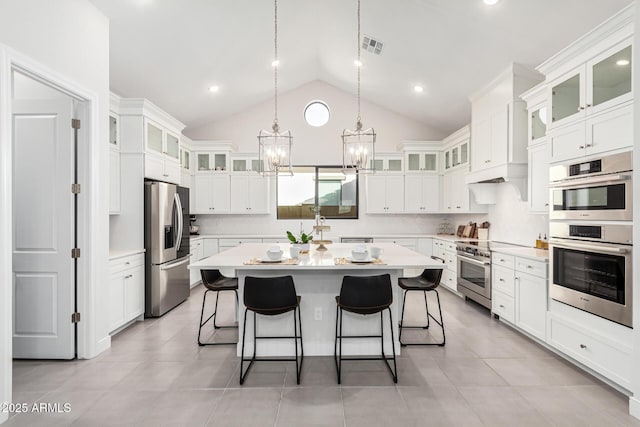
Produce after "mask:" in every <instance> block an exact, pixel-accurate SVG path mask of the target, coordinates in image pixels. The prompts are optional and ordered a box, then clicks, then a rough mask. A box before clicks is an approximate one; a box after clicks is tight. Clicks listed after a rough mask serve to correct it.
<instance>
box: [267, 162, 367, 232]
mask: <svg viewBox="0 0 640 427" xmlns="http://www.w3.org/2000/svg"><path fill="white" fill-rule="evenodd" d="M296 168H314V169H315V183H314V190H313V191H314V201H313V204H314V206H316V207H317V206H318V199H319V196H318V187H319V183H320V180H319V179H318V174H319V171H320V170H321V169H336V171H340V172H342V173H344V167H343V166H341V165H294V166H292V169H293V172H294V174H295V171H296ZM345 175H346V176H353V175H355V178H356V184H355V185H356V205H355V216H349V217H335V216H326V215H324V214H322V212H321V213H320V214H321V215H322V216H323V217H324V218H326V219H330V220H336V219H340V220H354V219H359V218H360V176H359V174H353V175H352V174H345ZM279 178H280V176H276V220H283V221H286V220H298V219H302V220H305V219H313V218H280V212H279V210H278V207H279V206H280V204H279V197H280V188H279Z"/></svg>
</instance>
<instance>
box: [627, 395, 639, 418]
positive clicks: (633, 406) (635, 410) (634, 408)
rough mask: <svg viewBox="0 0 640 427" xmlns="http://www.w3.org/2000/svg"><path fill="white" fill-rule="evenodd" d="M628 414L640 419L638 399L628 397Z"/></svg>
mask: <svg viewBox="0 0 640 427" xmlns="http://www.w3.org/2000/svg"><path fill="white" fill-rule="evenodd" d="M629 414H631V416H633V417H635V418H638V419H639V420H640V399H636V398H635V397H633V396H631V397H629Z"/></svg>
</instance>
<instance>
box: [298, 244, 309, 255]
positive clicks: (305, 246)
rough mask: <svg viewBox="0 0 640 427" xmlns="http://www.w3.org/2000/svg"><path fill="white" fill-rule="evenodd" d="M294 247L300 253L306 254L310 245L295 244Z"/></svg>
mask: <svg viewBox="0 0 640 427" xmlns="http://www.w3.org/2000/svg"><path fill="white" fill-rule="evenodd" d="M296 245H297V246H298V247H299V248H300V253H307V252H309V249H310V248H311V244H310V243H296Z"/></svg>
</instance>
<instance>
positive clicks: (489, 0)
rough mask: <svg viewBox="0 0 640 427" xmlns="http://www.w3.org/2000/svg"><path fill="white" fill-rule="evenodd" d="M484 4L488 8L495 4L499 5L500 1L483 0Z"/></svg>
mask: <svg viewBox="0 0 640 427" xmlns="http://www.w3.org/2000/svg"><path fill="white" fill-rule="evenodd" d="M483 1H484V4H486V5H488V6H493V5H494V4H496V3H498V1H499V0H483Z"/></svg>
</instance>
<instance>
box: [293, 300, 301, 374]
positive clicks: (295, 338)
mask: <svg viewBox="0 0 640 427" xmlns="http://www.w3.org/2000/svg"><path fill="white" fill-rule="evenodd" d="M296 311H298V309H297V308H296V309H295V310H293V345H294V346H295V349H296V351H295V352H296V383H297V384H300V370H299V369H298V321H297V319H296Z"/></svg>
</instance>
